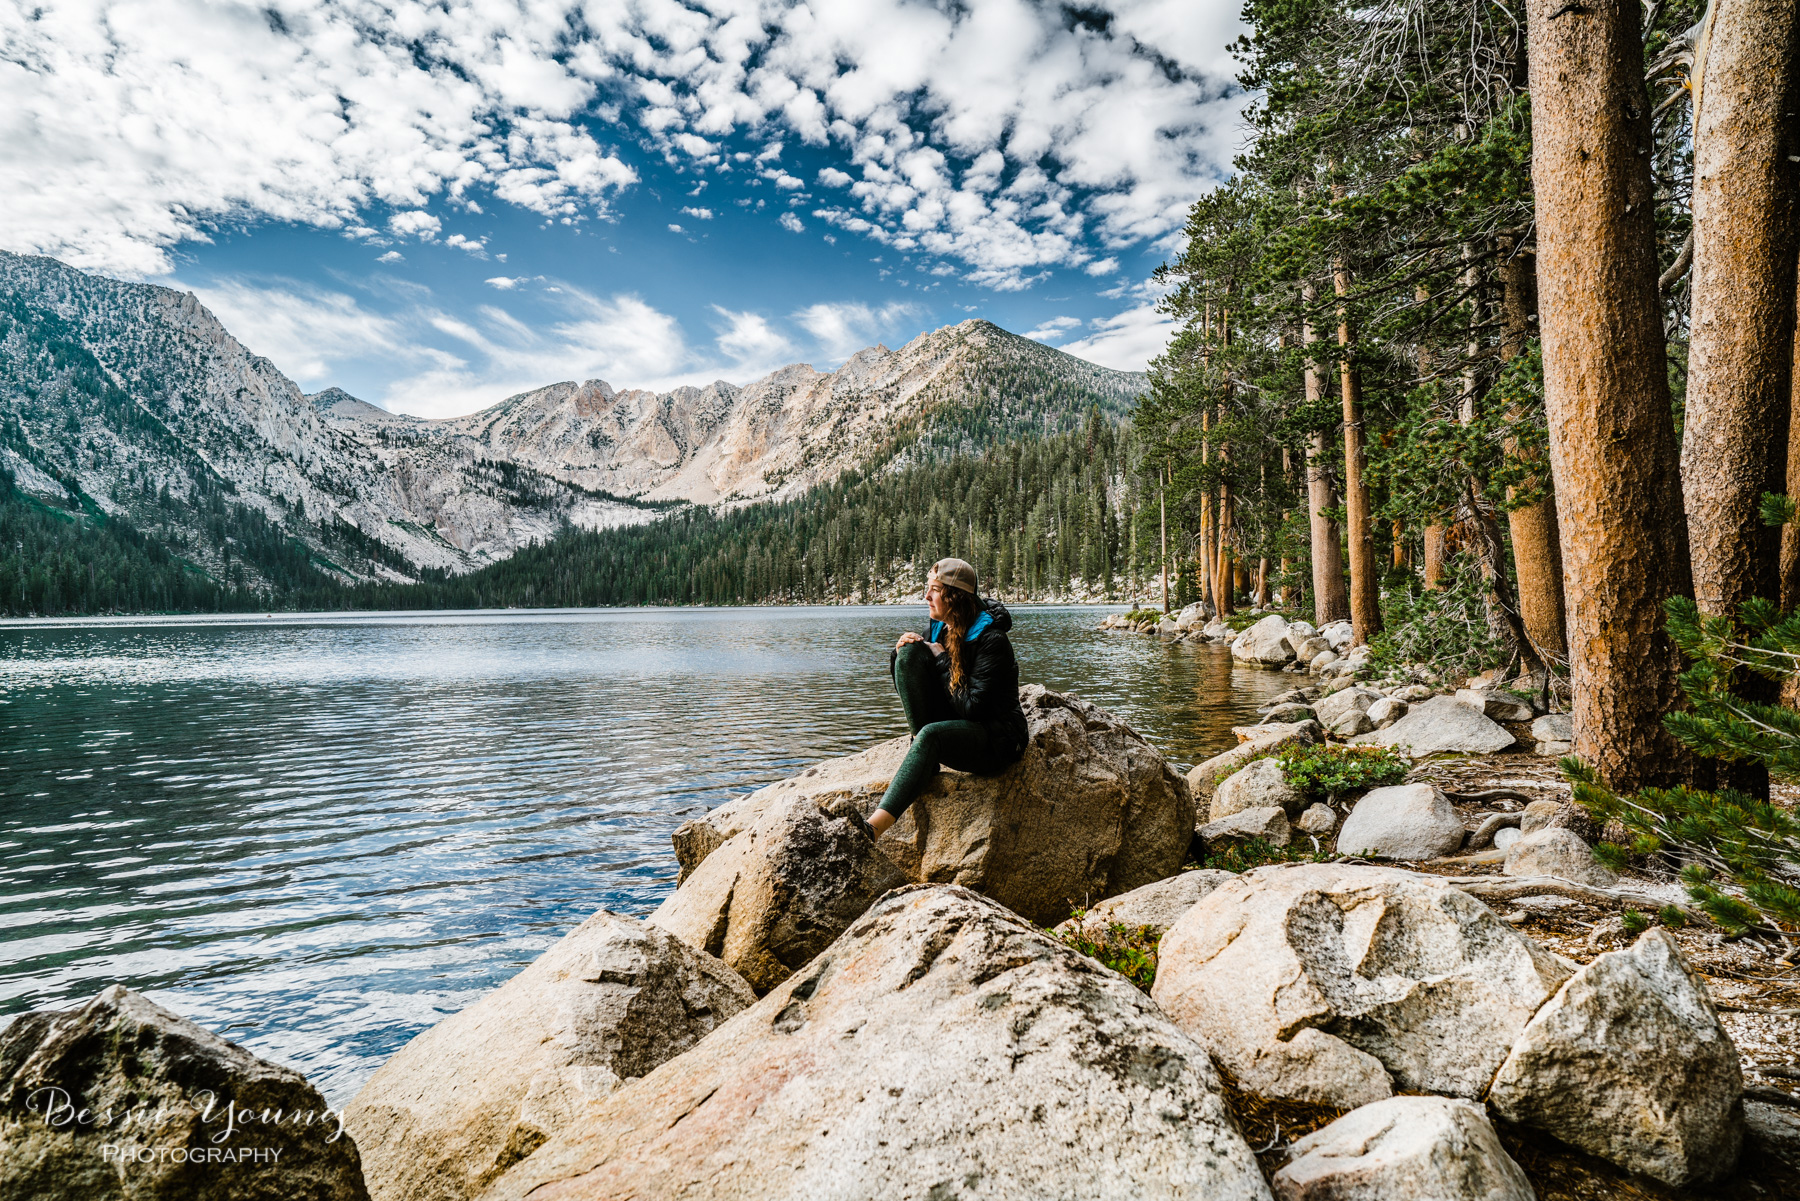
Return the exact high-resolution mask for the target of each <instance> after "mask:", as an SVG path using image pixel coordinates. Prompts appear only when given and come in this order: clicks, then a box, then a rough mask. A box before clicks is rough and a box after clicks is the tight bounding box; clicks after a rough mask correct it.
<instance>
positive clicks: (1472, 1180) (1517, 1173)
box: [1274, 1097, 1537, 1201]
mask: <svg viewBox="0 0 1800 1201" xmlns="http://www.w3.org/2000/svg"><path fill="white" fill-rule="evenodd" d="M1288 1155H1289V1160H1288V1164H1287V1166H1286V1167H1284V1168H1282V1169H1281V1170H1280V1171H1279V1172H1277V1173H1275V1182H1274V1183H1275V1195H1276V1196H1277V1197H1278V1198H1280V1199H1281V1201H1536V1198H1537V1194H1536V1193H1535V1192H1533V1191H1532V1188H1531V1182H1530V1181H1529V1180H1527V1179H1526V1178H1525V1172H1524V1169H1522V1168H1520V1167H1519V1165H1518V1164H1516V1163H1514V1162H1513V1159H1512V1156H1510V1155H1508V1154H1507V1153H1506V1148H1505V1147H1502V1146H1501V1145H1500V1136H1499V1135H1498V1134H1496V1133H1495V1132H1494V1124H1493V1123H1492V1122H1490V1121H1488V1116H1487V1113H1486V1111H1485V1110H1483V1109H1482V1108H1481V1106H1479V1105H1476V1104H1475V1103H1474V1102H1472V1101H1464V1100H1461V1099H1453V1098H1449V1097H1390V1098H1388V1099H1387V1100H1386V1101H1376V1102H1375V1103H1373V1104H1371V1105H1364V1106H1363V1107H1362V1108H1360V1109H1353V1110H1351V1111H1350V1112H1349V1113H1347V1114H1345V1115H1344V1116H1343V1117H1341V1118H1339V1119H1338V1120H1337V1121H1335V1122H1333V1123H1331V1125H1329V1126H1327V1127H1325V1128H1324V1129H1322V1130H1315V1131H1313V1132H1312V1133H1311V1134H1309V1135H1306V1136H1305V1137H1304V1138H1299V1139H1296V1140H1294V1145H1293V1146H1292V1147H1290V1148H1289V1149H1288Z"/></svg>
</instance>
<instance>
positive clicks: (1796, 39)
mask: <svg viewBox="0 0 1800 1201" xmlns="http://www.w3.org/2000/svg"><path fill="white" fill-rule="evenodd" d="M1715 4H1716V7H1715V11H1714V16H1713V20H1712V31H1711V37H1710V38H1709V39H1708V42H1707V49H1706V51H1705V54H1704V56H1703V57H1697V61H1696V62H1695V64H1694V67H1695V86H1694V97H1695V105H1696V108H1695V112H1694V201H1693V207H1694V266H1693V318H1692V323H1691V324H1692V332H1691V335H1690V338H1691V340H1690V342H1689V349H1688V386H1687V412H1686V419H1685V422H1684V426H1683V431H1682V443H1681V478H1682V493H1683V497H1684V499H1685V501H1686V508H1687V519H1688V545H1689V548H1690V553H1691V554H1692V557H1693V564H1694V599H1695V601H1696V602H1697V603H1698V604H1699V606H1700V610H1701V612H1703V613H1712V614H1726V613H1735V612H1736V611H1737V609H1738V607H1739V606H1741V605H1742V604H1743V603H1744V601H1746V600H1748V599H1749V598H1751V597H1753V596H1763V597H1770V598H1774V597H1776V596H1777V595H1779V593H1780V534H1779V531H1778V530H1776V529H1774V528H1772V527H1769V526H1766V525H1764V524H1763V522H1762V519H1761V516H1760V502H1761V498H1762V495H1763V493H1765V492H1779V491H1781V490H1782V489H1783V488H1784V487H1785V484H1786V478H1785V477H1786V461H1787V451H1788V410H1789V406H1790V404H1791V392H1792V377H1793V347H1794V270H1793V266H1794V261H1795V255H1796V253H1797V252H1800V211H1797V205H1800V194H1797V193H1800V162H1794V161H1791V160H1790V158H1789V156H1790V155H1800V115H1797V114H1796V112H1795V108H1796V104H1797V103H1800V95H1796V93H1797V92H1800V6H1797V5H1796V4H1795V2H1794V0H1715ZM1745 682H1746V683H1764V682H1765V681H1762V680H1761V677H1756V678H1755V680H1754V681H1748V680H1747V681H1745Z"/></svg>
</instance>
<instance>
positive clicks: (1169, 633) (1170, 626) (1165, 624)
mask: <svg viewBox="0 0 1800 1201" xmlns="http://www.w3.org/2000/svg"><path fill="white" fill-rule="evenodd" d="M1156 632H1157V633H1158V634H1162V635H1165V636H1166V637H1170V638H1173V637H1174V636H1175V635H1177V634H1179V633H1181V627H1180V626H1179V625H1177V624H1176V623H1175V622H1174V621H1173V620H1171V619H1170V618H1167V617H1165V618H1163V619H1162V620H1161V621H1159V622H1157V623H1156Z"/></svg>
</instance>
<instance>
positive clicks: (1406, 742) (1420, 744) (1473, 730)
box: [1350, 696, 1515, 759]
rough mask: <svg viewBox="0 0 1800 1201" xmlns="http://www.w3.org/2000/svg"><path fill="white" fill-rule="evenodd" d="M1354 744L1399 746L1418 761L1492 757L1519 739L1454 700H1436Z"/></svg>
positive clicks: (1496, 723) (1421, 704)
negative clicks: (1443, 755) (1445, 754)
mask: <svg viewBox="0 0 1800 1201" xmlns="http://www.w3.org/2000/svg"><path fill="white" fill-rule="evenodd" d="M1350 741H1352V742H1356V743H1362V744H1365V745H1372V746H1396V747H1399V748H1400V749H1401V750H1403V751H1405V752H1406V753H1407V754H1408V755H1411V756H1412V757H1413V758H1415V759H1419V758H1423V757H1424V756H1426V755H1435V754H1438V753H1439V752H1441V751H1454V752H1457V753H1459V754H1465V755H1491V754H1493V753H1495V752H1496V751H1503V750H1505V749H1506V748H1507V747H1509V746H1511V745H1512V744H1513V743H1514V741H1515V739H1514V738H1513V736H1512V735H1511V734H1509V733H1507V732H1506V729H1505V728H1504V727H1503V726H1501V725H1500V724H1499V723H1498V722H1495V721H1493V720H1492V719H1490V718H1488V717H1486V716H1485V715H1484V714H1482V713H1481V711H1480V710H1478V709H1472V708H1470V707H1469V706H1468V705H1465V704H1462V703H1461V702H1459V701H1458V700H1457V699H1456V698H1455V697H1452V696H1434V697H1432V698H1431V699H1429V700H1426V701H1421V702H1420V703H1418V704H1416V705H1414V706H1413V707H1412V708H1411V709H1409V710H1407V713H1406V716H1405V717H1402V718H1401V719H1400V720H1399V721H1397V722H1395V723H1394V724H1393V725H1391V726H1388V727H1387V728H1386V729H1382V730H1375V731H1372V732H1371V733H1368V734H1361V735H1358V736H1357V737H1355V738H1352V739H1351V740H1350Z"/></svg>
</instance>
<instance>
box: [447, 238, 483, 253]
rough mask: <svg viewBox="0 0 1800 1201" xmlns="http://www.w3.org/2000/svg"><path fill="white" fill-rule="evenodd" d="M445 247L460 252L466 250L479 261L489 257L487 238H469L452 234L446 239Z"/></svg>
mask: <svg viewBox="0 0 1800 1201" xmlns="http://www.w3.org/2000/svg"><path fill="white" fill-rule="evenodd" d="M444 245H446V246H454V247H455V248H456V249H458V250H466V251H468V252H469V253H470V254H472V255H474V256H475V257H476V258H478V259H485V258H486V257H487V239H486V238H468V237H464V236H463V235H462V234H451V235H450V236H449V237H447V238H445V239H444Z"/></svg>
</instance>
